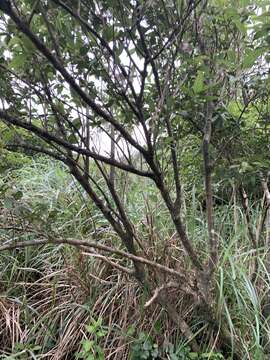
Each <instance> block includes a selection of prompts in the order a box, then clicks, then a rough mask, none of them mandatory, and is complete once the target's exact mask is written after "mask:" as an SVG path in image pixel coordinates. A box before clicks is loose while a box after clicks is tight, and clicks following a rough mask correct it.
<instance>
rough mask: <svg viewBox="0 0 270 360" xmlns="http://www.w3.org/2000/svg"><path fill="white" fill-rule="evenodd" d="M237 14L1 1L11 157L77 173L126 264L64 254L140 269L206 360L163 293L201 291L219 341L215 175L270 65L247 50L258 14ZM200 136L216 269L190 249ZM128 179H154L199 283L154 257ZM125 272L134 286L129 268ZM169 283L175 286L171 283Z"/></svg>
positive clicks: (226, 7) (182, 0)
mask: <svg viewBox="0 0 270 360" xmlns="http://www.w3.org/2000/svg"><path fill="white" fill-rule="evenodd" d="M244 3H245V4H246V5H248V4H249V2H248V1H247V2H244ZM233 4H234V3H231V2H230V1H204V0H203V1H202V0H195V1H194V0H177V1H167V2H166V3H165V2H164V1H162V0H160V1H159V0H158V1H155V2H153V1H128V0H124V1H121V2H118V1H114V0H106V1H102V2H99V1H89V2H86V1H78V2H75V1H72V0H68V1H62V0H53V1H50V2H46V1H41V0H40V1H34V0H21V1H8V0H1V1H0V9H1V10H2V17H1V23H2V25H1V26H2V27H3V29H4V31H3V34H2V35H3V39H4V42H3V43H4V47H3V48H2V50H1V54H0V55H1V59H2V63H1V65H0V71H1V89H2V91H1V102H2V106H1V109H0V118H1V120H2V122H3V123H4V124H5V126H7V127H11V128H12V130H13V131H14V134H15V135H16V136H15V135H14V137H13V139H12V141H7V142H6V143H5V145H4V146H5V147H6V148H7V149H9V150H12V151H14V150H18V149H27V150H28V151H32V152H37V153H44V154H46V155H48V156H51V157H53V158H55V159H57V160H59V161H61V162H63V163H65V164H66V165H67V167H68V168H69V171H70V173H71V174H72V175H73V176H74V177H75V178H76V180H77V181H78V182H79V183H80V184H81V186H82V187H83V188H84V190H85V191H86V193H87V194H88V196H89V199H90V200H91V201H92V202H93V203H94V204H95V206H96V207H97V208H98V209H99V210H100V212H101V213H102V214H103V216H104V218H105V219H106V220H107V221H108V223H109V224H110V226H111V227H112V228H113V230H114V231H115V233H116V234H117V235H118V237H119V239H120V240H121V242H122V245H123V246H124V247H125V251H123V250H119V249H117V248H116V247H115V248H114V249H112V248H109V247H108V246H106V245H99V244H95V243H90V242H87V241H84V242H80V243H79V242H77V243H76V242H74V240H68V239H62V240H61V241H62V242H66V243H68V244H71V245H77V246H92V247H95V248H96V249H98V250H100V251H105V252H106V251H108V252H112V253H113V252H115V253H117V254H119V255H121V256H123V257H125V258H128V259H130V260H132V262H133V267H134V273H133V272H132V274H133V275H134V276H135V278H136V280H137V281H138V283H139V284H140V286H141V287H142V289H144V290H145V291H147V292H148V293H149V296H152V298H151V301H157V302H159V303H160V305H161V306H163V307H164V308H165V309H166V310H167V312H168V314H169V316H171V318H172V319H173V320H174V321H175V322H176V324H177V326H179V328H180V330H181V331H182V333H183V335H184V336H186V337H187V338H188V339H190V340H191V342H192V345H193V348H194V349H195V350H197V349H198V344H197V342H196V339H194V336H193V334H192V332H191V330H190V328H189V326H188V324H187V323H186V322H185V319H183V318H181V315H180V314H178V313H177V312H176V310H175V307H174V304H172V303H170V299H169V297H168V296H167V295H166V289H167V287H169V286H177V287H180V288H181V287H183V288H184V287H185V288H186V289H191V291H192V292H193V293H194V294H196V296H195V297H196V298H198V299H199V303H200V306H201V307H202V308H203V309H204V311H203V313H204V314H205V320H206V321H207V322H208V323H209V325H210V328H211V330H214V331H217V330H218V325H217V320H216V317H215V311H214V305H215V304H214V280H213V279H214V278H213V275H214V272H215V270H216V268H217V264H218V237H217V234H216V232H215V224H214V212H213V190H212V173H213V169H214V166H215V165H216V164H215V157H217V158H218V159H219V158H221V159H222V161H231V157H233V156H234V154H233V153H232V152H231V151H229V148H230V144H231V143H232V141H233V139H234V138H235V136H237V134H238V133H237V129H238V131H240V132H241V124H240V120H241V119H242V118H243V114H244V113H245V111H246V110H247V109H248V104H249V103H250V102H251V101H252V95H248V96H247V93H246V92H245V91H244V89H245V88H244V87H243V86H242V85H241V84H242V83H241V82H242V79H243V78H244V75H246V71H245V67H247V68H248V69H251V68H252V66H253V64H254V63H255V62H256V60H257V58H259V57H260V56H263V54H264V53H265V47H260V46H258V48H257V49H256V51H255V52H252V51H251V50H250V49H249V48H248V45H247V46H246V47H245V45H246V44H245V42H246V43H247V41H248V31H247V25H246V24H247V23H248V20H249V19H252V17H254V16H255V15H254V14H255V10H256V9H253V8H249V7H248V6H245V4H243V6H242V8H240V10H239V11H238V9H237V8H236V6H234V5H233ZM221 8H222V11H223V13H222V15H219V14H220V9H221ZM250 21H251V20H250ZM243 42H244V44H245V45H244V48H243ZM239 84H240V85H239ZM241 90H243V97H244V99H243V101H242V104H241V107H242V110H241V116H240V117H239V118H238V119H237V116H233V114H232V113H230V112H229V111H228V110H227V108H228V106H229V105H230V104H232V102H233V99H235V101H239V98H240V97H241V95H239V94H240V91H241ZM247 97H248V99H247ZM240 102H241V101H240ZM239 126H240V130H239ZM17 129H23V130H24V131H18V130H17ZM232 130H233V133H232ZM91 132H92V134H94V135H93V136H92V137H91ZM29 133H30V134H32V137H31V138H30V139H29ZM138 133H140V134H141V135H140V136H139V137H138V136H137V134H138ZM190 133H192V134H194V136H195V137H196V139H198V142H200V143H201V145H202V164H203V167H204V183H205V196H206V210H207V222H208V251H209V255H208V257H207V258H206V259H205V258H204V257H203V256H202V254H200V252H199V251H198V250H197V249H196V246H195V242H194V241H193V240H194V239H191V238H189V236H188V234H187V231H186V229H185V224H184V217H183V212H182V205H183V194H182V187H183V184H182V176H181V173H182V172H183V170H184V169H183V168H182V166H181V161H182V157H183V155H182V151H181V149H182V144H183V142H184V141H185V139H186V137H187V136H188V135H189V134H190ZM231 135H233V136H232V137H231ZM27 136H28V137H27ZM95 136H99V137H100V138H102V139H109V140H110V142H111V144H112V146H111V150H110V152H107V153H105V152H100V151H98V149H97V148H96V144H95V142H94V137H95ZM34 139H38V144H37V141H36V140H35V141H34ZM103 141H104V140H103ZM123 149H125V150H123ZM225 150H226V151H225ZM227 150H228V151H227ZM224 154H225V155H227V156H224ZM138 159H139V160H138ZM90 160H91V161H90ZM90 163H94V164H95V166H96V167H97V169H98V170H99V174H100V177H102V178H103V183H102V185H100V184H99V183H98V182H97V179H96V178H95V177H94V176H92V174H91V171H90V170H89V166H90V165H89V164H90ZM122 172H125V173H126V174H129V175H128V176H139V177H144V178H146V179H147V180H148V181H149V182H152V183H154V185H155V186H156V187H157V189H158V190H159V193H160V196H161V199H162V201H163V202H164V205H165V206H166V208H167V212H168V217H170V219H171V221H172V223H173V224H174V227H175V230H176V233H177V236H178V239H179V244H180V245H181V247H183V248H184V249H185V252H186V254H187V255H188V256H189V259H190V266H191V268H192V270H193V272H194V274H195V277H194V278H193V277H192V278H191V279H190V276H189V275H188V272H187V273H185V272H183V273H179V272H178V271H176V270H174V269H171V268H168V267H166V266H165V265H162V264H158V263H156V262H154V261H153V259H149V258H148V256H147V249H146V246H147V245H145V244H143V243H142V242H141V241H140V240H139V239H138V238H137V236H136V232H135V230H134V226H133V224H132V221H131V219H130V217H129V213H128V211H127V209H126V208H125V203H124V201H123V199H122V197H121V189H119V184H118V183H117V180H115V179H117V174H120V173H122ZM51 241H54V240H51ZM55 242H56V240H55ZM20 245H21V246H27V245H32V244H31V243H30V242H28V243H24V244H20ZM12 246H14V247H17V246H18V244H14V245H12ZM12 246H9V247H8V248H11V247H12ZM6 248H7V247H2V248H1V249H2V250H3V249H6ZM115 266H117V265H115ZM118 268H119V266H118ZM150 269H152V270H150ZM153 270H154V271H153ZM122 271H126V272H128V273H129V274H131V272H130V269H127V268H122ZM163 273H166V274H167V275H170V276H171V278H172V280H173V281H172V282H169V284H166V283H164V280H163V276H162V274H163ZM153 284H155V285H153ZM183 291H184V290H183ZM194 301H195V300H194ZM221 338H222V341H223V345H224V346H225V347H226V346H230V340H229V339H228V332H227V330H226V329H222V332H221Z"/></svg>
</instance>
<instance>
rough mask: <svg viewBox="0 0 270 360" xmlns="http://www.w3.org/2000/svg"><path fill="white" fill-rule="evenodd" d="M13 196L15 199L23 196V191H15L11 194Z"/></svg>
mask: <svg viewBox="0 0 270 360" xmlns="http://www.w3.org/2000/svg"><path fill="white" fill-rule="evenodd" d="M13 197H14V199H15V200H20V199H21V198H22V197H23V192H22V191H20V190H19V191H16V192H15V193H14V194H13Z"/></svg>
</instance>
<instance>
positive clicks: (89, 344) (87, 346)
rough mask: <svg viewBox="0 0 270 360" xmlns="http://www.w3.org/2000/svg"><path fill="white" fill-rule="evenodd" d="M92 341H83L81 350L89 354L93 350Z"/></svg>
mask: <svg viewBox="0 0 270 360" xmlns="http://www.w3.org/2000/svg"><path fill="white" fill-rule="evenodd" d="M93 344H94V341H92V340H91V341H90V340H84V341H83V350H84V351H85V352H89V351H90V350H91V349H92V348H93Z"/></svg>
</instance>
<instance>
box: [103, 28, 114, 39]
mask: <svg viewBox="0 0 270 360" xmlns="http://www.w3.org/2000/svg"><path fill="white" fill-rule="evenodd" d="M113 36H114V27H113V26H108V27H106V29H105V30H104V31H103V37H104V39H105V40H106V41H107V42H110V41H111V40H112V39H113Z"/></svg>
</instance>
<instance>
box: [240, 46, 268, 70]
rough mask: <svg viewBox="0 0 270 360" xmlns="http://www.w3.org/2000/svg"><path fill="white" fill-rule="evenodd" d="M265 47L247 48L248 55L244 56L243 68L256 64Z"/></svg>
mask: <svg viewBox="0 0 270 360" xmlns="http://www.w3.org/2000/svg"><path fill="white" fill-rule="evenodd" d="M263 51H264V50H263V49H262V48H258V49H255V50H253V49H247V51H246V55H245V57H244V60H243V63H242V65H243V68H244V69H246V68H250V67H252V66H253V65H254V63H255V62H256V60H257V59H258V57H259V56H260V55H262V53H263Z"/></svg>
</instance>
